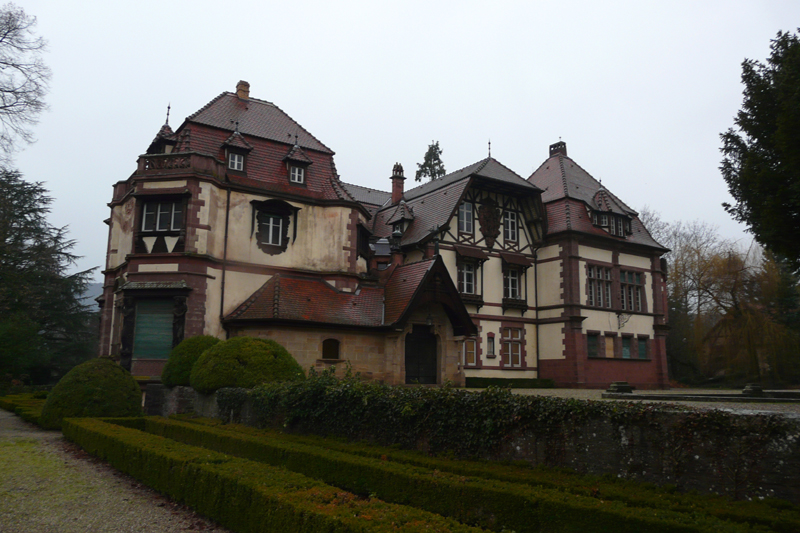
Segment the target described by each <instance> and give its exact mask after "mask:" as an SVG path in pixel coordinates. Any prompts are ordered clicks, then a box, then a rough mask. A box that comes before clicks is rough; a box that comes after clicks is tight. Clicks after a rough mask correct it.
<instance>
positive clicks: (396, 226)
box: [392, 220, 403, 233]
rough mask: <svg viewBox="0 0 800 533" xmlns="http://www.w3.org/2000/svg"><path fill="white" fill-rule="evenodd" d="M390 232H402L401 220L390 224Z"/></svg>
mask: <svg viewBox="0 0 800 533" xmlns="http://www.w3.org/2000/svg"><path fill="white" fill-rule="evenodd" d="M392 233H403V221H402V220H401V221H400V222H395V223H394V224H392Z"/></svg>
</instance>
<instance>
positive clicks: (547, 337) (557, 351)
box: [539, 323, 564, 360]
mask: <svg viewBox="0 0 800 533" xmlns="http://www.w3.org/2000/svg"><path fill="white" fill-rule="evenodd" d="M539 327H540V331H539V339H540V342H541V343H542V346H541V349H540V350H539V360H544V359H564V334H563V333H562V332H561V330H562V328H563V327H564V324H562V323H555V324H542V325H541V326H539Z"/></svg>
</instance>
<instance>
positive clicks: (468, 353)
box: [461, 339, 478, 366]
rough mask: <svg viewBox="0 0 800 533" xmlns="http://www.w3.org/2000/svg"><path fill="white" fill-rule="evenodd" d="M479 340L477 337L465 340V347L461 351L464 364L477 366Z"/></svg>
mask: <svg viewBox="0 0 800 533" xmlns="http://www.w3.org/2000/svg"><path fill="white" fill-rule="evenodd" d="M477 346H478V345H477V342H476V341H475V339H466V340H464V348H463V351H462V353H461V364H462V365H464V366H475V365H476V364H478V358H477Z"/></svg>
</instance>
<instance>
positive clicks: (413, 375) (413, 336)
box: [406, 325, 436, 385]
mask: <svg viewBox="0 0 800 533" xmlns="http://www.w3.org/2000/svg"><path fill="white" fill-rule="evenodd" d="M406 383H421V384H425V385H431V384H432V385H435V384H436V335H434V334H433V333H432V332H431V328H430V327H429V326H417V325H415V326H414V329H412V330H411V333H409V334H408V335H406Z"/></svg>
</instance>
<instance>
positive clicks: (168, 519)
mask: <svg viewBox="0 0 800 533" xmlns="http://www.w3.org/2000/svg"><path fill="white" fill-rule="evenodd" d="M90 531H91V532H109V533H111V532H114V533H116V532H120V533H127V532H141V533H173V532H179V531H205V532H213V533H225V532H228V530H227V529H224V528H222V527H219V526H216V525H214V524H213V523H212V522H210V521H208V520H205V519H203V518H202V517H200V516H198V515H197V514H195V513H194V512H193V511H192V510H191V509H188V508H187V507H184V506H181V505H177V504H175V503H173V502H172V501H170V500H169V499H167V498H165V497H163V496H161V495H160V494H158V493H156V492H155V491H152V490H150V489H148V488H147V487H144V486H142V485H140V484H139V483H137V482H136V480H134V479H133V478H131V477H128V476H126V475H123V474H120V473H119V472H117V471H116V470H114V469H113V468H111V467H109V466H108V465H106V464H105V463H102V462H100V461H98V460H96V459H94V458H92V457H91V456H89V455H87V454H86V453H85V452H83V451H82V450H81V449H80V448H78V447H76V446H74V445H72V444H70V443H69V442H67V441H65V440H64V438H63V437H62V435H61V433H60V432H57V431H44V430H41V429H39V428H38V427H36V426H34V425H33V424H28V423H26V422H23V421H22V420H20V419H19V417H17V416H15V415H13V414H12V413H9V412H8V411H5V410H2V409H0V533H51V532H52V533H56V532H58V533H73V532H74V533H86V532H90Z"/></svg>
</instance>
